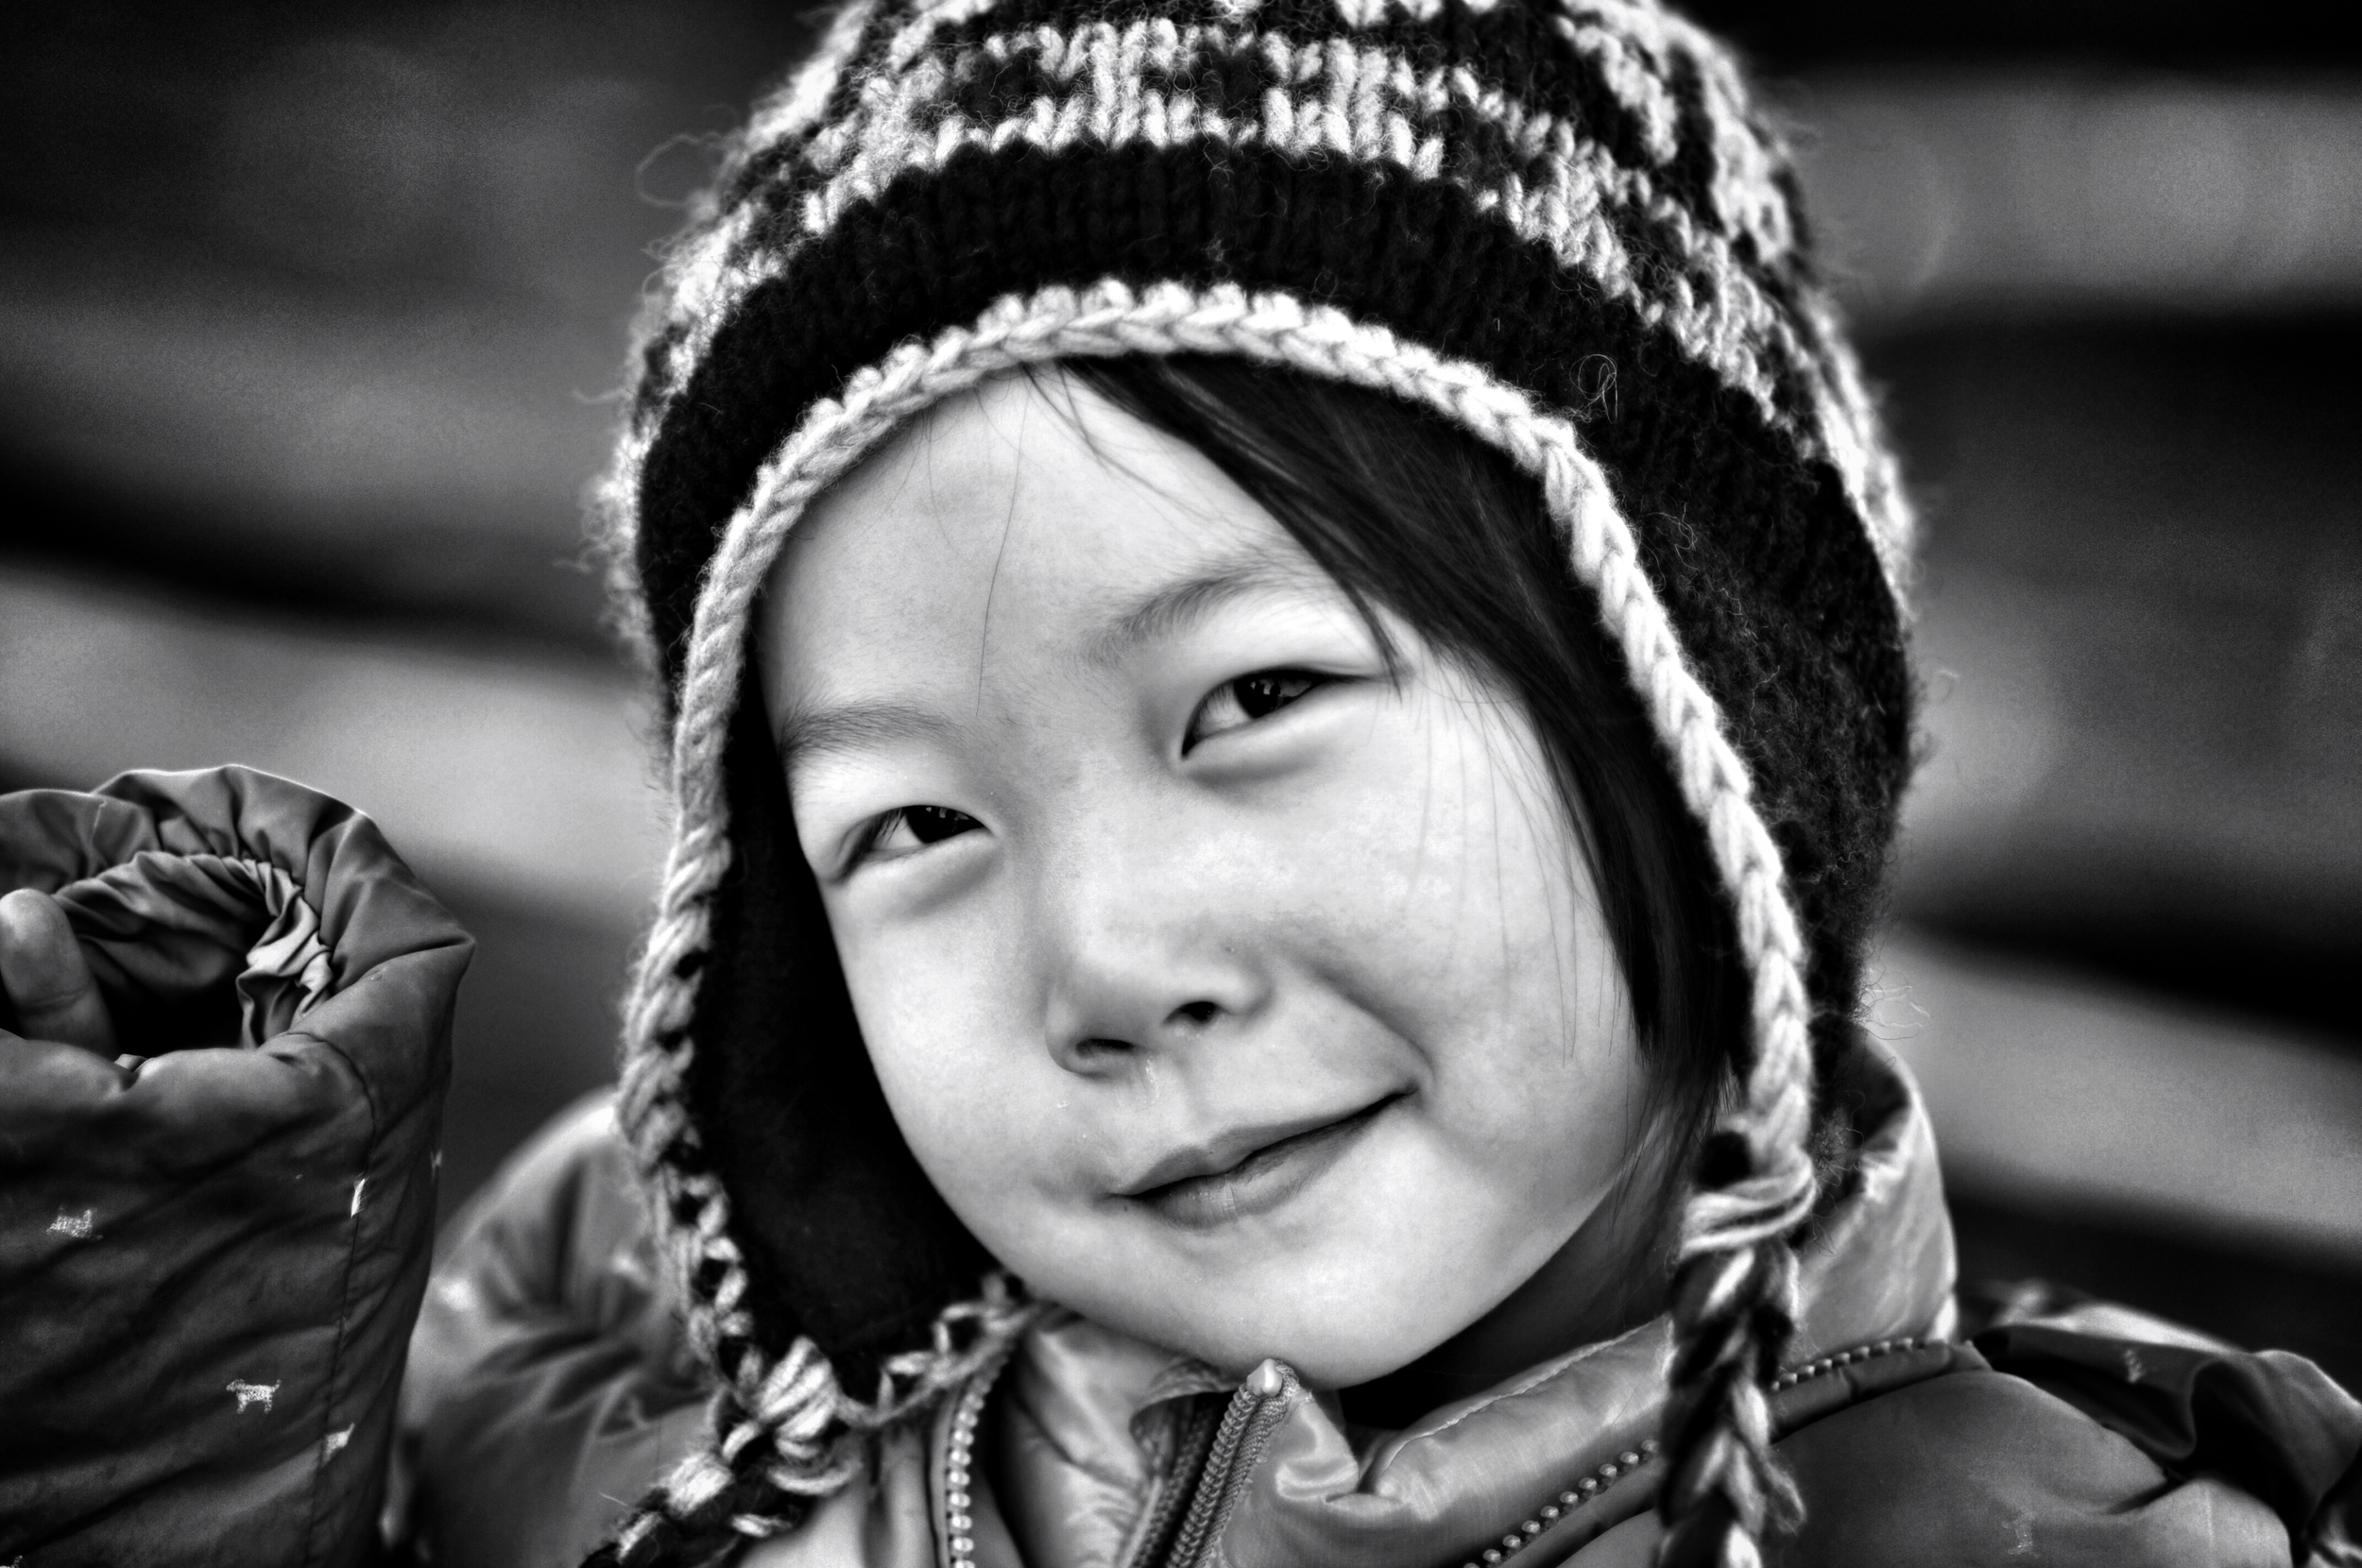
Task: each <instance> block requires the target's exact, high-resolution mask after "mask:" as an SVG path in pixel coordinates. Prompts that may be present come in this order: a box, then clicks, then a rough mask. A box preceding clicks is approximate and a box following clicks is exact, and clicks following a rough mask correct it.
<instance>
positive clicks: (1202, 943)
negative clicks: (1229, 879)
mask: <svg viewBox="0 0 2362 1568" xmlns="http://www.w3.org/2000/svg"><path fill="white" fill-rule="evenodd" d="M1105 871H1106V868H1105V867H1103V868H1102V872H1101V875H1099V876H1091V875H1088V874H1085V875H1083V876H1079V877H1076V878H1068V879H1066V885H1065V887H1064V889H1063V892H1062V894H1061V895H1058V896H1056V897H1055V899H1054V902H1055V904H1056V905H1057V906H1058V909H1057V914H1056V917H1055V919H1054V920H1053V922H1052V923H1051V925H1052V929H1051V930H1050V931H1047V932H1045V935H1047V936H1049V938H1050V940H1049V942H1048V943H1047V944H1046V945H1045V946H1046V949H1047V950H1046V951H1045V952H1044V954H1043V957H1044V958H1045V960H1046V961H1047V963H1048V965H1049V973H1048V975H1047V976H1046V979H1047V980H1048V985H1047V987H1046V1006H1045V1014H1046V1016H1045V1017H1044V1019H1043V1023H1044V1026H1045V1034H1046V1038H1047V1042H1048V1045H1049V1048H1050V1051H1051V1054H1052V1056H1053V1058H1054V1059H1055V1060H1056V1061H1057V1062H1058V1064H1059V1065H1061V1066H1063V1067H1065V1068H1067V1069H1068V1070H1069V1071H1070V1072H1077V1073H1085V1074H1088V1075H1091V1076H1102V1075H1105V1074H1108V1073H1113V1072H1125V1071H1134V1070H1137V1068H1138V1065H1139V1063H1140V1061H1141V1059H1142V1058H1144V1057H1148V1056H1153V1055H1156V1054H1160V1053H1166V1052H1172V1051H1178V1050H1186V1049H1189V1048H1192V1047H1195V1046H1198V1045H1200V1044H1202V1043H1204V1042H1207V1041H1208V1040H1210V1039H1212V1038H1214V1037H1217V1036H1219V1035H1221V1034H1223V1033H1224V1032H1225V1031H1235V1030H1237V1029H1239V1028H1241V1027H1242V1026H1245V1025H1248V1024H1251V1023H1252V1022H1253V1021H1254V1020H1255V1018H1256V1017H1257V1016H1258V1014H1260V1013H1261V1012H1262V1011H1263V1009H1264V1007H1265V1005H1266V1004H1267V1002H1268V1001H1269V999H1270V995H1271V974H1270V969H1269V966H1268V965H1269V954H1268V951H1267V950H1266V949H1265V947H1264V946H1263V945H1262V944H1259V943H1258V942H1257V941H1256V940H1255V939H1254V936H1253V933H1252V932H1251V931H1249V930H1247V929H1245V924H1246V923H1245V921H1244V920H1243V919H1241V920H1240V921H1237V922H1233V921H1230V920H1225V919H1224V914H1223V904H1224V900H1223V898H1222V897H1221V890H1220V888H1219V886H1218V885H1217V886H1211V887H1209V886H1206V885H1204V884H1202V883H1192V882H1190V881H1188V880H1184V879H1180V878H1172V877H1158V878H1152V879H1148V880H1145V881H1142V880H1140V879H1138V878H1124V879H1123V880H1124V881H1126V882H1128V883H1129V884H1130V886H1129V889H1128V891H1127V889H1126V888H1124V887H1121V886H1109V885H1107V879H1106V878H1105Z"/></svg>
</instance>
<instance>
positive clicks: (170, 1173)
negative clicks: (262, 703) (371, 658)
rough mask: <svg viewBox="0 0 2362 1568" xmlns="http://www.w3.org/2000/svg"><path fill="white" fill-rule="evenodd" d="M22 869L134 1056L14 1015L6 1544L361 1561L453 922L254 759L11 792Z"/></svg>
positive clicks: (11, 848)
mask: <svg viewBox="0 0 2362 1568" xmlns="http://www.w3.org/2000/svg"><path fill="white" fill-rule="evenodd" d="M21 887H32V888H38V889H41V890H43V891H45V892H49V893H51V894H54V895H56V896H57V898H58V899H59V901H60V904H62V905H63V907H64V908H65V910H66V912H67V915H68V918H69V920H70V922H71V923H72V925H73V928H74V930H75V933H76V935H77V937H78V938H79V939H80V941H81V945H82V948H83V951H84V953H85V955H86V956H87V957H88V959H89V960H90V963H91V965H92V969H93V972H94V975H95V976H96V978H97V980H98V981H99V984H100V987H101V989H102V991H103V992H104V993H105V995H106V997H107V1000H108V1004H109V1007H110V1009H111V1013H112V1014H113V1015H114V1018H115V1022H116V1027H117V1032H118V1038H119V1043H120V1046H121V1048H122V1049H123V1050H124V1051H125V1052H127V1055H126V1056H125V1057H124V1058H122V1059H121V1061H122V1063H123V1064H128V1065H119V1064H118V1062H111V1061H109V1060H107V1059H105V1058H103V1057H101V1056H99V1055H97V1054H95V1053H93V1052H91V1051H87V1050H83V1049H80V1048H75V1047H70V1046H65V1045H60V1044H57V1043H54V1042H42V1041H24V1042H21V1043H11V1042H0V1347H4V1348H0V1411H5V1413H6V1419H4V1420H0V1562H8V1561H17V1560H22V1561H24V1562H25V1563H27V1564H39V1565H40V1568H79V1565H85V1564H87V1565H99V1564H106V1565H126V1564H138V1565H141V1568H197V1565H211V1564H224V1565H228V1564H239V1565H267V1568H276V1565H281V1564H286V1565H295V1564H319V1565H335V1568H342V1565H345V1564H351V1563H357V1562H362V1561H366V1560H368V1559H369V1558H370V1557H371V1556H372V1555H373V1554H374V1552H375V1551H376V1541H377V1515H378V1508H379V1500H380V1496H381V1494H382V1491H383V1488H384V1484H385V1466H386V1455H387V1448H388V1443H389V1440H390V1439H391V1436H392V1429H393V1422H394V1412H395V1398H396V1394H397V1389H398V1386H399V1383H400V1380H401V1377H402V1360H403V1355H404V1348H405V1345H406V1342H407V1339H408V1337H409V1333H410V1328H411V1324H412V1321H413V1318H414V1316H415V1313H416V1311H417V1305H418V1300H419V1291H420V1290H421V1289H422V1288H423V1287H424V1284H425V1278H426V1266H427V1261H428V1251H429V1245H430V1241H431V1236H432V1230H433V1225H434V1216H435V1193H434V1185H435V1176H434V1167H435V1163H436V1140H437V1138H438V1136H439V1128H440V1124H441V1115H442V1099H443V1089H444V1083H445V1081H446V1078H447V1076H448V1072H449V1060H450V1041H451V1018H452V1008H453V1001H454V995H455V993H456V990H457V987H458V984H459V980H460V977H461V975H462V974H463V973H464V971H465V970H466V968H467V965H468V961H469V958H470V955H471V944H470V942H469V939H468V938H467V936H466V935H465V934H464V933H463V932H462V931H461V930H460V929H459V928H458V927H457V926H456V925H455V924H454V922H453V921H452V919H451V917H450V916H449V915H448V914H447V913H445V912H444V911H443V910H442V908H441V907H440V906H439V905H438V904H436V901H435V899H434V898H433V897H432V896H431V895H429V894H428V893H427V892H426V890H425V889H424V888H423V887H422V886H421V885H420V884H419V881H418V880H417V878H415V877H413V876H412V874H411V873H410V871H409V870H408V869H407V868H406V867H405V866H404V865H403V864H402V861H400V860H399V859H398V858H397V857H396V856H395V855H394V853H393V851H392V850H391V849H389V848H388V847H387V846H386V844H385V840H384V839H383V838H382V837H381V836H380V834H379V833H378V831H377V828H376V827H375V826H374V825H372V824H371V823H370V822H369V821H368V818H366V817H364V816H362V815H361V814H360V813H358V812H356V811H353V810H350V809H349V808H346V807H344V806H340V805H338V804H336V803H335V802H334V801H332V800H329V799H328V798H326V797H325V796H322V795H319V794H317V793H313V792H311V791H309V790H306V789H304V788H302V787H301V786H300V785H296V784H291V783H289V782H288V781H286V780H284V779H281V778H275V777H272V776H270V775H266V774H262V773H256V772H253V771H251V770H248V769H244V768H221V769H214V770H210V771H206V772H202V773H182V774H157V773H134V774H126V775H122V776H120V777H118V778H115V779H113V780H112V781H111V782H109V783H107V784H104V785H102V786H100V787H99V788H98V789H97V790H95V791H94V792H92V793H87V794H84V793H69V792H63V791H32V792H25V793H16V794H11V795H7V796H0V888H5V889H9V890H13V889H16V888H21ZM137 1058H145V1060H144V1061H143V1060H136V1059H137Z"/></svg>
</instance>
